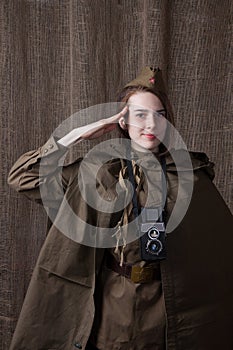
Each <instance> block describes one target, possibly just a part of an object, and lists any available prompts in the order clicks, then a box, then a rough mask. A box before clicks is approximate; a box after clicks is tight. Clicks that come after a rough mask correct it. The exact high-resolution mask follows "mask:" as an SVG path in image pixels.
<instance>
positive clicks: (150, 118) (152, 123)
mask: <svg viewBox="0 0 233 350" xmlns="http://www.w3.org/2000/svg"><path fill="white" fill-rule="evenodd" d="M146 128H147V129H150V130H153V129H155V128H156V118H155V116H154V114H153V113H149V114H148V115H147V118H146Z"/></svg>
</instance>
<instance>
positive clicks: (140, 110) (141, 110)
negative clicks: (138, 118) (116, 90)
mask: <svg viewBox="0 0 233 350" xmlns="http://www.w3.org/2000/svg"><path fill="white" fill-rule="evenodd" d="M134 111H135V112H145V113H147V112H150V111H151V109H135V110H134ZM153 112H157V113H161V112H166V109H165V108H162V109H158V110H155V111H153Z"/></svg>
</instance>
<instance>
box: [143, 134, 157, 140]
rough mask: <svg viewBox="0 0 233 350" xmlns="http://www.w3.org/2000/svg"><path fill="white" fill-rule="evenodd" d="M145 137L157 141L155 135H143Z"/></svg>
mask: <svg viewBox="0 0 233 350" xmlns="http://www.w3.org/2000/svg"><path fill="white" fill-rule="evenodd" d="M143 135H144V136H145V137H146V138H147V139H149V140H155V139H156V136H155V135H153V134H143Z"/></svg>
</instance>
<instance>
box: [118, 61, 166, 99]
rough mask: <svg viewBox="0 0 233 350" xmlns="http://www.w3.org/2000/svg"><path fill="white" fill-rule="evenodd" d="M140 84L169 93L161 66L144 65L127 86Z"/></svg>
mask: <svg viewBox="0 0 233 350" xmlns="http://www.w3.org/2000/svg"><path fill="white" fill-rule="evenodd" d="M138 85H140V86H143V87H146V88H149V89H151V90H154V91H160V92H162V93H165V94H167V89H166V88H165V84H164V79H163V75H162V71H161V69H159V68H154V67H144V68H143V69H142V70H141V72H140V73H139V75H138V76H137V77H136V78H135V79H134V80H132V81H130V82H129V83H128V84H126V85H125V87H129V86H138Z"/></svg>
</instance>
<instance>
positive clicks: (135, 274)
mask: <svg viewBox="0 0 233 350" xmlns="http://www.w3.org/2000/svg"><path fill="white" fill-rule="evenodd" d="M130 279H131V281H133V282H134V283H146V282H150V281H152V280H153V267H152V266H144V267H141V266H139V265H133V266H132V270H131V276H130Z"/></svg>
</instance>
